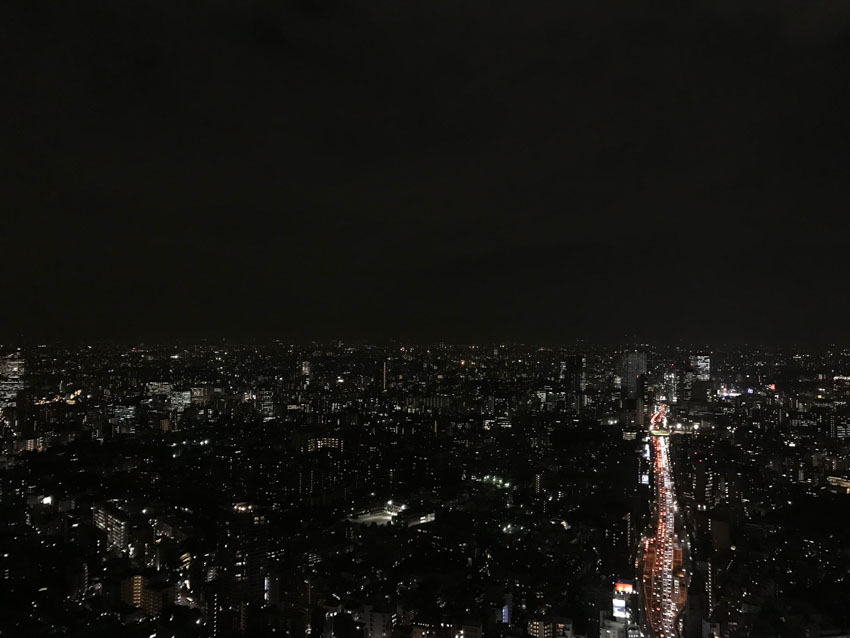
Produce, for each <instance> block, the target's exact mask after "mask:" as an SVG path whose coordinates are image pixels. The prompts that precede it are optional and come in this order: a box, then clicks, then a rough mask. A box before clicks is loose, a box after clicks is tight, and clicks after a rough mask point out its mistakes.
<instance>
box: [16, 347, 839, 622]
mask: <svg viewBox="0 0 850 638" xmlns="http://www.w3.org/2000/svg"><path fill="white" fill-rule="evenodd" d="M848 397H850V350H848V349H840V348H828V349H825V350H822V351H805V350H796V349H793V350H765V349H758V348H752V349H750V348H720V347H718V348H716V349H711V350H709V349H707V348H688V347H660V346H653V345H650V344H634V345H633V346H630V347H623V346H619V347H615V346H591V345H588V344H576V345H574V346H572V347H566V346H563V347H534V346H530V345H519V344H489V345H484V344H481V345H448V344H431V345H425V344H423V345H418V344H406V345H402V344H392V345H387V346H369V345H348V344H345V343H343V342H331V343H321V344H320V343H314V344H309V345H306V346H297V345H288V344H284V343H280V342H275V343H270V344H265V345H245V344H241V345H240V344H233V343H224V342H222V343H200V344H192V345H188V344H172V345H164V344H161V345H152V344H138V345H136V346H117V345H114V346H112V345H105V344H98V345H94V344H92V345H87V346H80V347H63V346H55V345H38V346H34V347H23V348H16V347H4V348H3V352H2V357H1V358H0V400H2V434H3V455H2V470H0V507H2V511H3V516H2V519H0V520H2V536H0V539H2V554H1V555H0V574H2V600H3V601H4V602H3V605H2V611H0V626H2V628H3V635H7V636H50V635H69V636H112V635H122V636H124V635H126V636H145V637H148V636H237V635H249V636H253V635H256V636H265V635H284V636H299V637H300V636H323V637H325V638H332V637H340V638H390V637H397V638H401V637H407V638H424V637H426V636H427V637H438V638H457V637H460V636H463V637H464V638H467V637H473V638H475V637H478V638H481V637H483V636H487V637H489V636H502V637H507V638H521V637H525V636H528V637H530V638H584V637H588V638H589V637H594V638H596V637H600V638H639V637H647V638H648V637H652V638H663V637H665V636H667V637H669V636H676V637H679V638H693V637H697V638H706V637H717V638H721V637H722V638H727V637H729V638H732V637H735V636H768V635H783V636H786V635H787V636H797V635H799V636H840V635H845V633H846V632H847V631H848V628H850V611H848V607H847V605H846V601H847V600H848V597H849V596H850V582H848V574H850V554H848V552H847V545H846V538H847V537H846V529H847V527H846V526H847V517H848V515H847V512H848V511H850V508H848V499H850V474H848V465H847V458H848V446H850V407H848V405H847V401H848Z"/></svg>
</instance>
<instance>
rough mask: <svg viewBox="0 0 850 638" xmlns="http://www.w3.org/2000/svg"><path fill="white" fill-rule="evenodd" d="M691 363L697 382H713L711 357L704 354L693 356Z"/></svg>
mask: <svg viewBox="0 0 850 638" xmlns="http://www.w3.org/2000/svg"><path fill="white" fill-rule="evenodd" d="M690 362H691V367H692V368H693V369H694V373H695V374H696V377H697V381H710V380H711V357H710V356H709V355H707V354H703V353H697V354H692V355H691V359H690Z"/></svg>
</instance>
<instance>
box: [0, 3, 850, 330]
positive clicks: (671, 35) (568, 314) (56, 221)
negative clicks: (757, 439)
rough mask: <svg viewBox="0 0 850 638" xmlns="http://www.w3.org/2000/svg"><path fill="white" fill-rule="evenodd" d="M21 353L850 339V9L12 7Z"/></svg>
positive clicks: (10, 279)
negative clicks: (108, 347) (102, 347)
mask: <svg viewBox="0 0 850 638" xmlns="http://www.w3.org/2000/svg"><path fill="white" fill-rule="evenodd" d="M0 34H2V42H3V43H4V44H3V45H2V46H3V47H4V49H5V50H6V55H4V56H3V58H4V60H5V64H4V73H3V76H4V77H3V85H4V91H3V93H4V95H5V97H3V98H2V100H0V119H1V120H2V127H3V132H2V144H0V154H2V179H3V182H4V186H3V191H2V192H3V208H4V212H3V214H2V227H0V233H2V235H0V242H2V243H0V258H1V259H2V263H3V278H2V281H3V288H4V293H5V294H4V303H3V306H2V312H0V338H2V339H13V338H20V337H22V336H23V337H26V338H28V339H48V338H65V339H69V338H81V339H91V338H122V339H137V338H139V339H141V338H152V337H171V336H175V337H178V336H179V337H187V336H188V337H191V336H227V337H230V338H242V337H246V338H248V337H253V338H282V339H293V340H302V339H312V338H319V339H322V338H329V337H334V338H335V337H340V338H344V339H354V338H363V339H387V338H402V339H405V338H406V339H445V340H448V341H457V340H461V341H462V340H489V339H495V340H521V341H522V340H524V341H546V342H565V341H570V340H572V339H574V338H576V337H584V338H590V339H619V338H621V337H622V336H624V335H636V336H638V337H640V338H647V339H680V338H685V339H694V340H697V341H712V340H726V341H729V340H740V341H743V340H761V341H771V340H773V341H800V342H806V341H824V340H826V341H829V340H839V341H844V340H846V336H847V330H846V326H847V325H848V319H849V318H850V297H849V296H848V286H847V282H848V276H850V257H848V246H850V243H848V239H850V237H849V236H848V235H850V233H848V228H850V225H849V224H848V223H847V221H846V216H847V214H848V211H850V206H848V204H850V186H848V185H850V159H848V158H849V157H850V156H848V148H849V147H848V141H850V3H847V2H838V1H835V0H800V1H798V2H797V1H791V0H771V1H766V0H714V1H708V0H692V1H688V0H683V1H680V2H667V1H653V2H644V1H638V0H623V1H618V2H606V1H597V0H593V1H587V0H557V1H551V2H537V1H533V0H523V1H522V2H518V1H515V0H514V1H504V2H495V1H493V2H484V1H464V0H422V1H409V0H375V1H372V2H363V3H360V2H349V1H343V0H339V1H331V0H325V1H306V0H305V1H301V2H298V1H282V2H281V1H279V0H275V1H268V2H265V1H259V0H256V1H251V0H243V1H236V0H234V1H233V2H222V1H215V0H203V1H200V0H198V1H195V2H173V1H171V0H169V1H168V2H153V1H145V2H141V1H139V2H132V1H129V0H121V1H117V2H116V1H109V2H83V1H78V2H64V3H55V2H45V3H42V2H29V1H27V2H18V3H3V4H2V8H0Z"/></svg>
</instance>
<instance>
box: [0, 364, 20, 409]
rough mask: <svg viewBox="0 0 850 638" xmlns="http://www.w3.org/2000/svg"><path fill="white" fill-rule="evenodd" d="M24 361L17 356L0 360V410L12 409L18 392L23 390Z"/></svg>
mask: <svg viewBox="0 0 850 638" xmlns="http://www.w3.org/2000/svg"><path fill="white" fill-rule="evenodd" d="M24 371H25V370H24V360H23V359H22V358H20V357H19V356H17V355H9V356H7V357H3V358H2V359H0V408H2V407H4V406H8V407H14V405H15V400H16V398H17V396H18V392H20V391H21V390H23V389H24Z"/></svg>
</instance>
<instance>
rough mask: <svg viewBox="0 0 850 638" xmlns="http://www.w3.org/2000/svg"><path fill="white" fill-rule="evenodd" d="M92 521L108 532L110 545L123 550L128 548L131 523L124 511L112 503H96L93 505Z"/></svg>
mask: <svg viewBox="0 0 850 638" xmlns="http://www.w3.org/2000/svg"><path fill="white" fill-rule="evenodd" d="M92 521H93V522H94V524H95V525H96V526H97V527H99V528H100V529H102V530H103V531H104V532H106V543H107V546H108V547H110V548H117V549H120V550H122V551H124V550H126V549H127V545H128V544H129V539H128V533H129V529H128V526H129V524H128V522H127V517H126V516H125V515H124V513H123V512H121V511H120V510H119V509H118V508H116V507H115V506H113V505H112V504H110V503H96V504H95V505H93V506H92Z"/></svg>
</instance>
